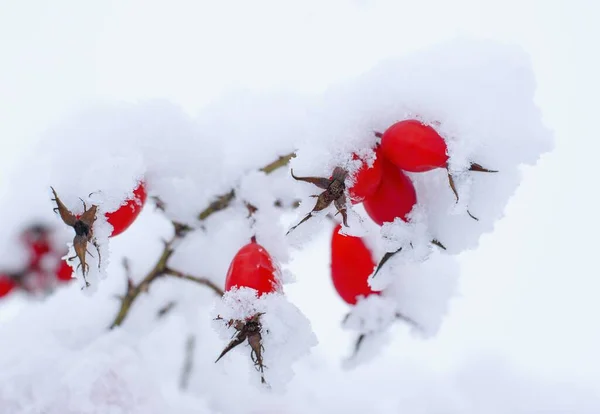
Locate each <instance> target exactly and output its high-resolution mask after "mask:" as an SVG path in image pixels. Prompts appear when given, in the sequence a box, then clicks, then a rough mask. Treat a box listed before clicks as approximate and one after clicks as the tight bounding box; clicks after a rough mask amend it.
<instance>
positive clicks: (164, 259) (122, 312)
mask: <svg viewBox="0 0 600 414" xmlns="http://www.w3.org/2000/svg"><path fill="white" fill-rule="evenodd" d="M295 156H296V154H295V153H290V154H286V155H283V156H281V157H279V158H277V159H276V160H275V161H273V162H271V163H270V164H267V165H265V166H264V167H262V168H260V171H262V172H264V173H265V174H270V173H272V172H273V171H275V170H277V169H278V168H281V167H283V166H285V165H287V164H288V163H289V162H290V160H291V159H292V158H294V157H295ZM234 198H235V190H233V189H232V190H230V191H229V192H228V193H226V194H223V195H221V196H219V197H217V200H215V201H214V202H213V203H211V204H210V206H208V208H206V209H205V210H204V211H202V212H201V213H200V214H199V215H198V218H199V220H204V219H206V218H207V217H208V216H210V215H211V214H213V213H216V212H217V211H221V210H223V209H225V208H227V207H228V206H229V204H230V203H231V201H232V200H233V199H234ZM157 201H158V202H157V206H158V207H159V208H161V209H163V210H164V209H165V205H164V203H162V202H161V201H160V199H157ZM173 227H174V235H173V237H172V238H171V240H169V241H167V242H165V247H164V249H163V251H162V253H161V255H160V257H159V258H158V260H157V262H156V264H155V265H154V267H153V268H152V270H150V272H149V273H148V274H147V275H146V276H145V277H144V278H143V279H142V281H141V282H139V283H138V284H137V285H136V284H134V283H133V282H132V280H131V277H130V276H129V275H128V276H127V290H126V292H125V295H124V296H122V297H120V298H119V299H120V300H121V306H120V308H119V311H118V312H117V315H116V316H115V319H114V321H113V323H112V324H111V325H110V329H113V328H115V327H117V326H120V325H121V324H122V323H123V321H124V320H125V318H126V317H127V314H128V313H129V310H130V308H131V306H132V305H133V303H134V302H135V300H136V299H137V297H138V296H139V295H140V293H142V292H147V291H148V289H149V287H150V284H151V283H152V282H153V281H154V280H156V279H157V278H159V277H162V276H165V275H169V276H173V277H177V278H180V279H186V280H189V281H192V282H195V283H198V284H201V285H203V286H206V287H208V288H210V289H211V290H212V291H213V292H214V293H215V294H217V295H219V296H222V295H223V290H222V289H221V288H220V287H219V286H217V285H216V284H215V283H213V282H211V281H210V280H208V279H206V278H202V277H196V276H192V275H188V274H185V273H183V272H179V271H177V270H174V269H172V268H170V267H168V261H169V258H170V257H171V255H172V254H173V251H174V250H173V245H174V244H175V243H176V242H177V241H178V240H180V239H182V238H183V237H185V235H186V234H187V233H188V232H189V231H191V230H192V229H191V228H190V227H189V226H187V225H185V224H181V223H177V222H173ZM125 266H126V272H127V273H129V267H128V265H127V264H125Z"/></svg>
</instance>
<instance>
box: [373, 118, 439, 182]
mask: <svg viewBox="0 0 600 414" xmlns="http://www.w3.org/2000/svg"><path fill="white" fill-rule="evenodd" d="M381 151H382V153H383V155H384V156H385V157H386V158H387V159H388V160H390V161H391V162H392V163H394V164H395V165H396V166H398V167H400V168H402V169H403V170H405V171H410V172H423V171H429V170H433V169H435V168H440V167H445V166H446V163H447V162H448V154H447V147H446V142H445V141H444V139H443V138H442V137H441V135H440V134H438V133H437V131H436V130H435V129H433V128H432V127H431V126H429V125H425V124H424V123H422V122H420V121H417V120H415V119H407V120H404V121H400V122H396V123H395V124H394V125H392V126H391V127H389V128H388V129H387V130H386V131H385V132H384V133H383V135H382V137H381Z"/></svg>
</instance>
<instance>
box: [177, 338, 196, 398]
mask: <svg viewBox="0 0 600 414" xmlns="http://www.w3.org/2000/svg"><path fill="white" fill-rule="evenodd" d="M195 350H196V337H195V336H194V335H193V334H191V335H190V336H188V338H187V341H186V342H185V359H184V361H183V370H182V371H181V378H180V379H179V387H180V389H181V390H186V389H187V387H188V384H189V383H190V377H191V376H192V370H193V368H194V351H195Z"/></svg>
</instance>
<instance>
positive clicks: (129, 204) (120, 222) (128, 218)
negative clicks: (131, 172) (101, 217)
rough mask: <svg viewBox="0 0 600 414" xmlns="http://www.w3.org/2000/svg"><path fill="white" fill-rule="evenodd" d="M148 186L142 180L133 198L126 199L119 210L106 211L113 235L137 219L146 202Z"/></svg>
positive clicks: (122, 230) (121, 231) (119, 232)
mask: <svg viewBox="0 0 600 414" xmlns="http://www.w3.org/2000/svg"><path fill="white" fill-rule="evenodd" d="M146 197H147V194H146V188H145V186H144V183H143V182H141V183H140V184H139V185H138V186H137V187H136V189H135V190H134V191H133V198H130V199H129V200H126V201H125V203H124V204H123V205H121V207H119V209H118V210H116V211H113V212H111V213H106V219H107V220H108V222H109V223H110V224H111V225H112V226H113V232H112V234H111V237H114V236H117V235H119V234H121V233H123V232H124V231H125V230H127V228H128V227H129V226H131V223H133V222H134V221H135V219H136V218H137V216H138V215H139V214H140V212H141V211H142V208H143V207H144V203H145V202H146Z"/></svg>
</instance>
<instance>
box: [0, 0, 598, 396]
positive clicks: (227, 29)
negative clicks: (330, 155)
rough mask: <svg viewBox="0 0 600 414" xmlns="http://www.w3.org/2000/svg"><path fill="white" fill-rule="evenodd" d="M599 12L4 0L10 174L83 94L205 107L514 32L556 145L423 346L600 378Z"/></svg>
mask: <svg viewBox="0 0 600 414" xmlns="http://www.w3.org/2000/svg"><path fill="white" fill-rule="evenodd" d="M599 12H600V6H599V5H598V2H595V1H592V0H590V1H566V0H565V1H553V0H545V1H544V0H539V1H527V0H520V1H519V0H503V1H498V2H488V1H465V0H459V1H457V0H453V1H444V0H439V1H423V0H420V1H410V2H402V1H369V0H354V1H344V2H343V1H323V0H321V1H318V0H309V1H306V0H305V1H303V2H291V1H290V2H288V1H274V0H273V1H260V0H259V1H256V0H255V1H251V2H230V1H222V2H215V1H197V0H189V1H183V0H171V1H162V2H159V1H150V0H121V1H116V0H112V1H80V0H54V1H52V2H47V1H32V0H21V1H10V0H0V162H1V164H2V165H1V168H0V174H2V175H0V183H1V180H3V179H4V178H3V176H4V174H3V172H5V171H6V170H7V169H8V168H10V165H11V164H12V163H16V162H19V157H18V155H19V154H20V153H21V152H22V151H23V150H24V148H25V147H26V142H29V141H30V140H31V139H32V138H35V136H36V134H38V133H39V132H40V131H43V130H44V128H46V127H47V125H48V124H49V123H51V122H53V121H55V120H58V119H59V117H60V116H61V114H64V113H66V112H68V111H69V110H70V109H72V108H75V107H77V106H78V105H80V104H82V103H84V102H88V101H92V100H97V99H109V100H130V101H133V100H137V99H142V98H148V97H161V98H167V99H170V100H172V101H174V102H176V103H178V104H180V105H182V106H183V107H184V108H185V109H186V110H188V111H189V112H190V113H194V112H196V111H198V110H199V109H201V107H202V106H203V105H204V104H206V103H207V102H209V101H210V100H211V99H212V98H213V97H215V96H216V95H218V94H219V93H221V92H222V91H224V90H227V89H229V88H234V87H238V86H246V87H252V88H280V87H285V88H287V89H295V90H299V91H302V92H314V91H319V90H322V89H324V88H325V87H327V85H328V84H330V83H331V82H333V81H338V80H342V79H346V78H349V77H352V76H354V75H356V74H358V73H360V72H362V71H364V70H366V69H368V68H369V67H371V66H373V65H374V64H375V63H376V62H377V61H378V60H380V59H382V58H384V57H386V56H395V55H399V54H403V53H406V52H408V51H411V50H417V49H420V48H422V47H425V46H427V45H430V44H433V43H436V42H439V41H442V40H445V39H448V38H452V37H454V36H458V35H472V36H477V37H486V38H494V39H498V40H499V41H501V42H505V43H516V44H519V45H521V46H522V47H523V48H524V49H525V50H527V51H528V52H529V54H530V55H531V60H532V64H533V67H534V70H535V75H536V79H537V82H538V94H537V97H536V100H537V102H538V104H539V105H540V107H541V109H542V112H543V116H544V121H545V123H546V124H547V125H548V126H549V127H550V128H552V129H553V130H554V131H555V133H556V139H557V141H556V143H557V146H556V150H555V151H554V152H553V153H552V154H549V155H547V156H545V157H544V158H543V160H542V161H541V162H540V164H539V166H537V167H535V168H534V169H532V170H528V171H526V174H525V179H524V182H523V185H522V187H521V188H520V189H519V192H518V193H517V195H516V196H515V198H514V199H513V201H512V202H511V203H510V205H509V207H508V210H507V216H506V218H505V219H504V220H502V221H501V222H500V223H499V224H498V226H497V229H496V231H495V232H494V233H493V234H491V235H487V236H485V237H484V239H483V242H482V244H481V246H480V248H479V249H478V250H477V251H474V252H469V253H468V254H465V255H464V256H463V258H462V265H463V276H462V279H461V291H462V295H463V298H462V299H461V300H459V301H457V302H456V303H455V305H454V307H453V311H452V312H453V313H452V315H451V317H450V318H449V320H448V322H447V323H446V325H445V327H444V330H443V332H442V334H441V336H440V338H439V339H438V341H436V343H435V344H434V345H430V346H429V345H428V346H429V348H428V346H420V348H419V349H414V350H411V352H414V353H420V354H421V355H427V356H428V357H429V359H432V360H433V362H432V364H434V365H435V364H444V363H448V364H450V363H451V362H452V361H445V360H444V359H453V358H455V357H456V355H460V356H466V355H468V354H469V350H470V349H478V350H484V351H489V352H492V353H498V354H499V355H502V356H505V357H507V358H509V359H511V360H512V361H515V362H518V363H519V364H520V365H521V366H522V367H523V368H524V369H531V370H534V371H535V372H536V373H538V374H541V375H545V374H546V373H547V374H548V375H561V373H563V372H564V373H565V375H568V376H572V377H585V378H586V380H590V381H600V380H599V379H598V377H599V376H598V373H600V359H599V358H597V351H598V349H600V325H599V324H598V322H597V317H598V315H600V301H599V300H598V295H599V294H600V281H599V279H600V270H599V269H598V265H597V260H596V257H597V256H598V252H597V246H598V243H597V241H596V234H597V231H598V230H599V228H598V227H599V226H598V220H597V218H596V216H597V214H598V211H599V208H600V206H599V201H598V199H599V198H598V195H597V194H598V191H599V190H598V188H599V186H598V184H597V182H596V180H595V178H596V177H598V173H597V172H596V163H597V158H598V153H599V152H600V145H599V144H598V134H597V119H598V116H597V111H598V110H599V106H598V103H597V97H598V96H599V93H600V86H599V82H598V80H597V76H598V74H599V73H600V58H599V53H598V39H599V38H600V37H599V36H600V31H599V29H597V18H598V16H599V15H600V14H599ZM483 334H485V335H483ZM475 338H477V339H475ZM440 348H444V349H445V350H446V352H444V353H442V352H437V351H436V349H440ZM598 385H599V386H600V382H598Z"/></svg>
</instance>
